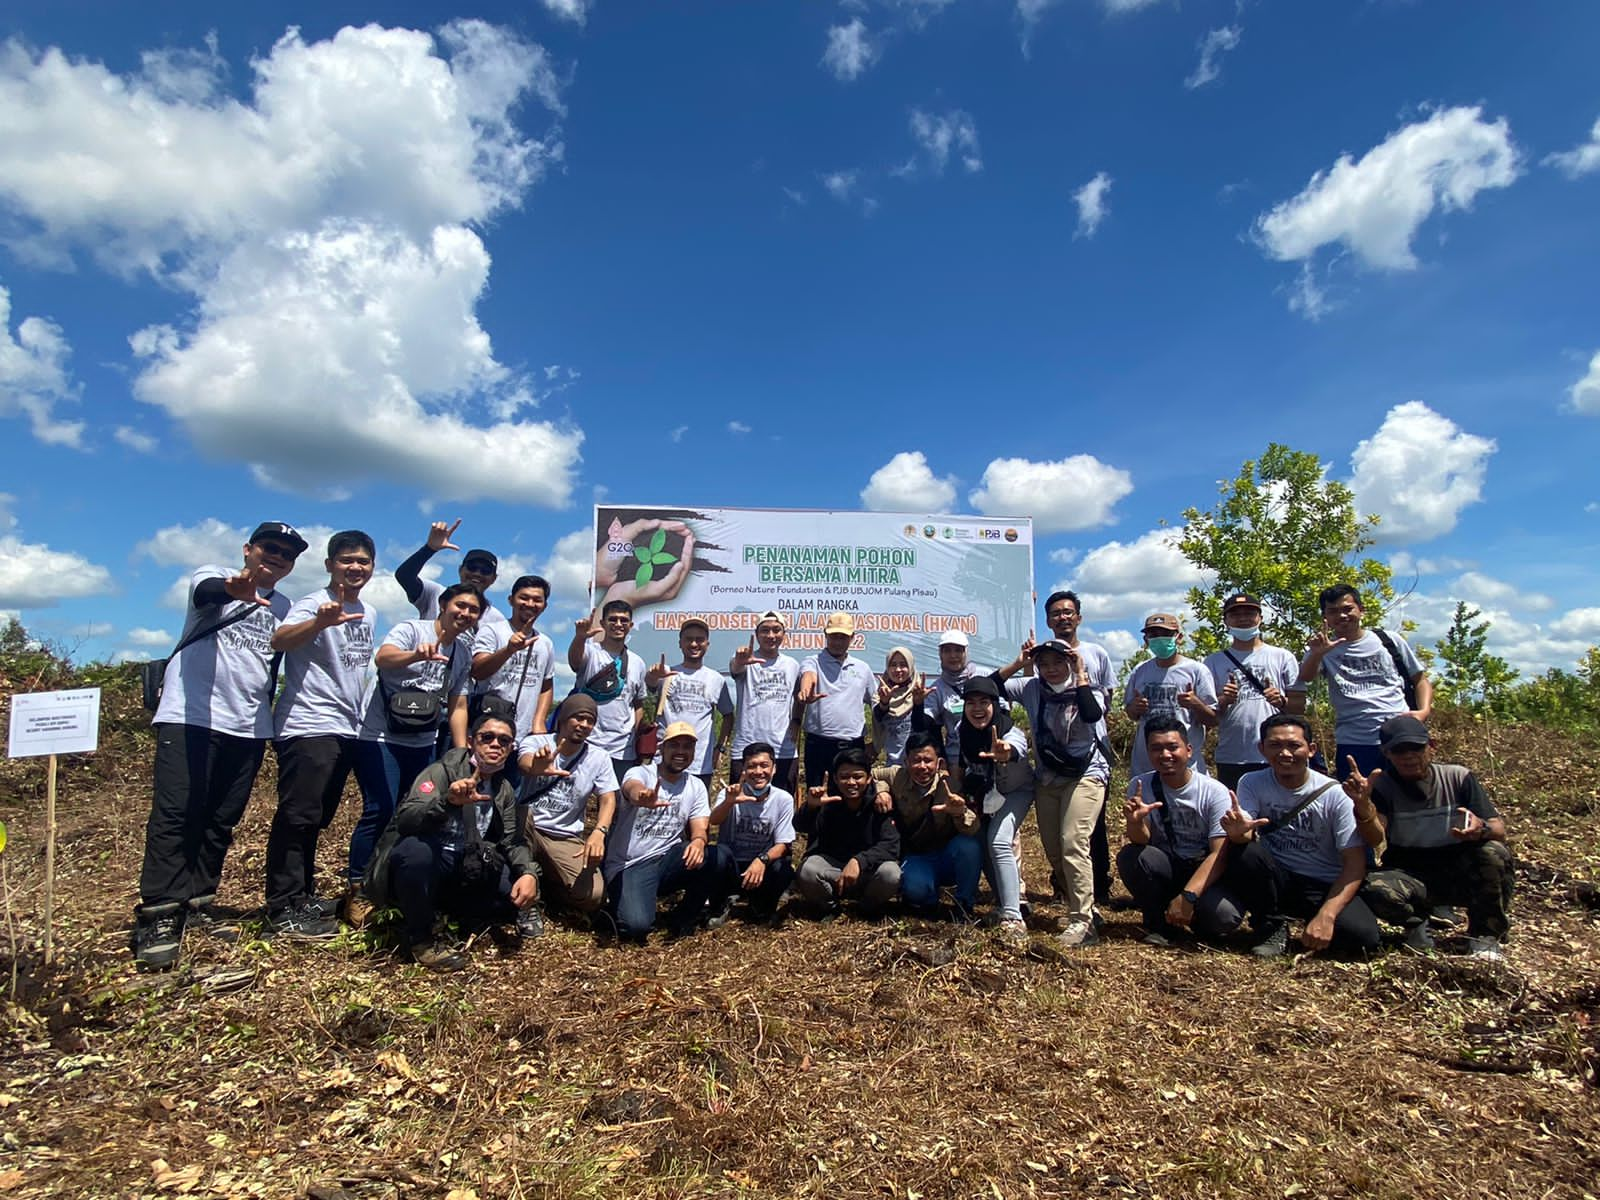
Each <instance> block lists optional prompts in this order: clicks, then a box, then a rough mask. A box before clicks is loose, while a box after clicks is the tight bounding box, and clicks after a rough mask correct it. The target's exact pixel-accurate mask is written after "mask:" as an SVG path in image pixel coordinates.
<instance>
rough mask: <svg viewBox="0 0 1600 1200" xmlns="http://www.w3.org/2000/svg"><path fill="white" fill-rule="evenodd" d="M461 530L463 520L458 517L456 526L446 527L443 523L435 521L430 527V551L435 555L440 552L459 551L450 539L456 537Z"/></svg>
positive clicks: (458, 547)
mask: <svg viewBox="0 0 1600 1200" xmlns="http://www.w3.org/2000/svg"><path fill="white" fill-rule="evenodd" d="M460 528H461V518H460V517H457V518H456V521H455V524H454V525H446V524H445V523H444V522H443V521H435V522H434V523H433V524H432V525H429V526H428V549H429V550H432V551H433V552H434V553H438V552H439V551H440V550H459V549H461V547H460V546H458V545H456V544H455V543H454V542H452V541H451V540H450V539H451V538H453V537H455V535H456V530H458V529H460Z"/></svg>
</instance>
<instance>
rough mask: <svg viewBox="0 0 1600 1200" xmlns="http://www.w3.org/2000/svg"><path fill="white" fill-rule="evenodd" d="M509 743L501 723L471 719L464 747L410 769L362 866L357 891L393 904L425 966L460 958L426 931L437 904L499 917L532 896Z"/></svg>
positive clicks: (438, 967) (451, 967)
mask: <svg viewBox="0 0 1600 1200" xmlns="http://www.w3.org/2000/svg"><path fill="white" fill-rule="evenodd" d="M515 741H516V737H515V735H514V733H513V732H512V728H511V723H510V722H509V721H507V720H505V719H504V718H502V717H495V716H489V715H487V714H485V715H484V716H481V717H479V718H478V719H477V721H475V722H474V723H473V725H472V729H471V730H470V732H469V734H468V739H467V745H466V746H464V747H459V748H457V749H454V750H447V751H445V754H444V757H443V758H441V759H440V760H439V761H438V762H436V763H433V764H431V765H430V766H428V767H426V768H425V769H424V770H423V772H422V774H420V775H418V776H417V779H416V782H415V783H413V784H412V785H411V790H410V791H409V792H407V793H406V796H405V798H404V799H403V800H401V801H400V807H399V809H398V810H396V812H395V814H394V820H393V821H391V822H390V823H389V827H388V828H387V829H385V830H384V832H383V838H382V840H380V841H379V843H378V849H377V853H375V854H374V855H373V857H372V862H371V864H370V865H369V866H368V868H367V875H366V879H365V881H364V883H363V885H362V887H363V890H364V892H365V893H366V895H367V896H368V897H369V898H370V899H371V900H372V902H373V903H374V904H375V905H378V906H380V907H382V906H384V905H392V906H394V907H396V908H398V909H399V910H400V913H401V916H402V917H403V919H404V926H405V938H406V943H407V945H408V946H409V947H410V949H411V956H412V958H413V959H414V960H415V961H416V962H418V963H420V964H421V965H422V966H424V967H427V968H429V969H430V970H434V971H459V970H460V969H461V968H462V967H464V966H466V960H465V959H464V958H463V957H462V956H461V955H460V953H458V952H457V951H456V950H455V948H454V947H452V946H451V945H450V944H449V943H447V942H443V941H438V940H435V939H434V936H433V922H434V917H435V916H436V915H437V914H438V913H439V912H440V911H441V910H443V911H447V912H450V913H453V914H454V915H456V916H458V917H461V918H463V919H464V920H467V921H469V922H472V921H477V922H487V923H500V922H505V921H509V920H511V919H512V918H513V917H514V915H515V914H514V912H513V910H514V909H520V908H523V907H525V906H526V905H528V904H530V903H531V902H532V901H533V898H534V894H535V890H536V889H535V881H534V867H533V858H532V856H531V855H530V854H529V852H528V847H527V845H526V844H525V843H524V842H523V840H522V834H521V832H520V830H519V828H518V826H517V819H516V797H515V796H514V795H513V793H512V791H511V785H510V784H509V783H507V782H506V780H505V775H504V769H505V766H506V764H507V762H508V761H509V760H510V756H511V748H512V745H513V743H514V742H515Z"/></svg>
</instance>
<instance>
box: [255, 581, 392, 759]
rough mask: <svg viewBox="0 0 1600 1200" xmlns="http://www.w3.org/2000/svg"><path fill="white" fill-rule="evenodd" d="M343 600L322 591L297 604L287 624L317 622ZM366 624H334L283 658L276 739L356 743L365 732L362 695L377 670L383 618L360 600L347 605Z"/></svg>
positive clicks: (289, 651) (318, 631) (275, 730)
mask: <svg viewBox="0 0 1600 1200" xmlns="http://www.w3.org/2000/svg"><path fill="white" fill-rule="evenodd" d="M337 599H338V596H336V595H334V593H333V592H332V591H331V590H330V589H328V588H321V589H319V590H317V591H315V592H312V593H311V594H310V595H309V596H303V597H301V598H300V599H299V600H296V601H295V602H294V604H293V605H292V606H291V607H290V609H289V615H288V616H286V617H284V619H283V623H284V624H285V625H298V624H300V623H301V622H303V621H310V620H313V619H315V617H316V615H317V609H318V608H320V607H321V606H322V605H324V604H327V603H329V602H330V601H334V600H337ZM343 609H344V611H345V612H347V613H352V612H358V613H360V614H361V620H359V621H351V622H350V623H349V624H348V625H330V626H329V627H328V628H327V629H319V630H317V635H316V636H315V637H314V638H312V639H311V640H310V641H309V642H306V643H305V644H304V645H301V646H297V647H295V648H294V649H293V650H287V651H285V652H284V655H283V691H282V692H280V693H279V694H278V703H277V705H276V706H275V707H274V709H273V712H272V717H273V736H274V737H276V738H278V739H279V740H280V741H286V740H288V739H289V738H297V737H345V738H353V737H355V736H356V731H357V730H358V729H360V727H361V694H362V692H363V690H364V689H365V685H366V679H367V671H368V670H369V669H370V668H371V666H372V637H373V633H374V631H375V629H376V626H377V622H378V614H377V613H375V612H374V611H373V610H372V609H371V608H368V607H367V606H366V605H365V604H363V603H361V601H360V600H355V601H352V602H351V603H349V604H346V605H343Z"/></svg>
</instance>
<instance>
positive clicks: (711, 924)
mask: <svg viewBox="0 0 1600 1200" xmlns="http://www.w3.org/2000/svg"><path fill="white" fill-rule="evenodd" d="M732 915H733V897H732V896H725V897H723V898H722V899H721V900H719V901H717V903H716V905H715V906H714V907H713V908H712V909H711V913H710V915H709V916H707V917H706V928H707V929H721V928H722V927H723V926H724V925H726V924H727V923H728V918H729V917H730V916H732Z"/></svg>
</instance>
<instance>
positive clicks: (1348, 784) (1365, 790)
mask: <svg viewBox="0 0 1600 1200" xmlns="http://www.w3.org/2000/svg"><path fill="white" fill-rule="evenodd" d="M1344 761H1345V762H1347V763H1349V764H1350V774H1349V775H1348V776H1346V777H1345V781H1344V794H1345V795H1346V796H1349V797H1350V803H1351V804H1352V805H1354V806H1355V808H1356V809H1357V810H1358V811H1359V810H1361V809H1365V808H1370V807H1371V805H1372V786H1373V784H1375V783H1377V782H1378V779H1379V778H1380V777H1381V776H1382V775H1383V768H1382V767H1379V768H1378V769H1377V770H1375V771H1374V772H1373V773H1372V774H1371V775H1363V774H1362V773H1361V768H1360V767H1358V766H1356V760H1355V756H1354V755H1350V754H1347V755H1345V757H1344Z"/></svg>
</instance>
